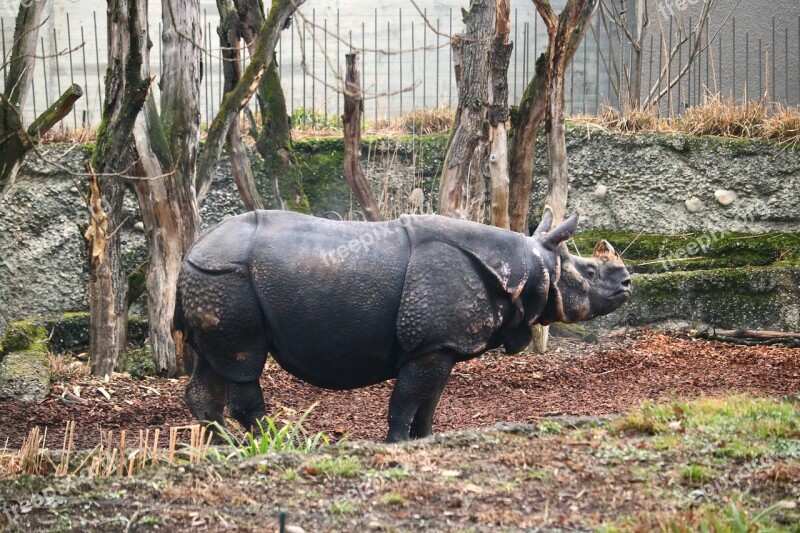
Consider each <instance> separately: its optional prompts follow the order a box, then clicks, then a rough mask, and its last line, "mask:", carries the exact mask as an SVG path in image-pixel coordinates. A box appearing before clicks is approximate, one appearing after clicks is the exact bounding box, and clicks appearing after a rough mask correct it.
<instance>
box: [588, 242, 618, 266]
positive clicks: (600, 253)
mask: <svg viewBox="0 0 800 533" xmlns="http://www.w3.org/2000/svg"><path fill="white" fill-rule="evenodd" d="M592 257H594V258H597V259H605V260H606V261H613V260H615V259H619V258H620V257H619V254H618V253H617V252H616V250H614V247H613V246H611V243H610V242H608V241H607V240H605V239H603V240H602V241H600V242H598V243H597V246H595V247H594V252H593V253H592Z"/></svg>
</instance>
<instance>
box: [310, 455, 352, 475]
mask: <svg viewBox="0 0 800 533" xmlns="http://www.w3.org/2000/svg"><path fill="white" fill-rule="evenodd" d="M361 471H362V467H361V463H360V462H359V460H358V459H356V458H355V457H350V456H339V457H326V458H324V459H321V460H319V461H315V462H313V463H311V464H310V465H308V466H307V467H306V472H308V473H309V474H312V475H323V476H326V477H344V478H351V477H356V476H357V475H359V474H360V473H361Z"/></svg>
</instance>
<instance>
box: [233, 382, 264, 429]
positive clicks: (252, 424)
mask: <svg viewBox="0 0 800 533" xmlns="http://www.w3.org/2000/svg"><path fill="white" fill-rule="evenodd" d="M227 400H228V414H230V416H231V417H233V418H234V419H235V420H236V421H237V422H239V423H240V424H241V425H242V427H243V428H244V429H245V431H249V432H251V433H253V434H254V435H255V434H256V430H257V429H258V422H259V421H263V418H264V416H265V415H266V412H265V408H264V392H263V391H262V390H261V384H260V383H259V382H258V380H257V379H256V380H253V381H250V382H247V383H235V382H233V381H231V382H228V395H227Z"/></svg>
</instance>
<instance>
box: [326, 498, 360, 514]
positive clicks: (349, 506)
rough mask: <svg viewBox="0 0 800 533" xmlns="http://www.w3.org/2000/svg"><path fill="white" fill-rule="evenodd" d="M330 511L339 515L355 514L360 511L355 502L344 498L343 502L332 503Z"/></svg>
mask: <svg viewBox="0 0 800 533" xmlns="http://www.w3.org/2000/svg"><path fill="white" fill-rule="evenodd" d="M329 509H330V511H331V513H332V514H338V515H342V514H353V513H355V512H356V511H358V508H357V507H356V505H355V504H354V503H353V502H351V501H350V500H346V499H344V498H343V499H341V500H336V501H335V502H331V504H330V506H329Z"/></svg>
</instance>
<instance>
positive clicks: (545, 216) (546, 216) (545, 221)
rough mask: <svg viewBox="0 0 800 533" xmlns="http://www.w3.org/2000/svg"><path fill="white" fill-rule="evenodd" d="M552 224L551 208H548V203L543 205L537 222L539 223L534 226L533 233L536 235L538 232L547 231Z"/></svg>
mask: <svg viewBox="0 0 800 533" xmlns="http://www.w3.org/2000/svg"><path fill="white" fill-rule="evenodd" d="M552 225H553V210H552V209H551V208H550V206H549V205H546V206H544V213H542V220H541V222H539V225H538V226H536V231H534V232H533V234H534V235H538V234H540V233H547V232H548V231H550V227H551V226H552Z"/></svg>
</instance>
